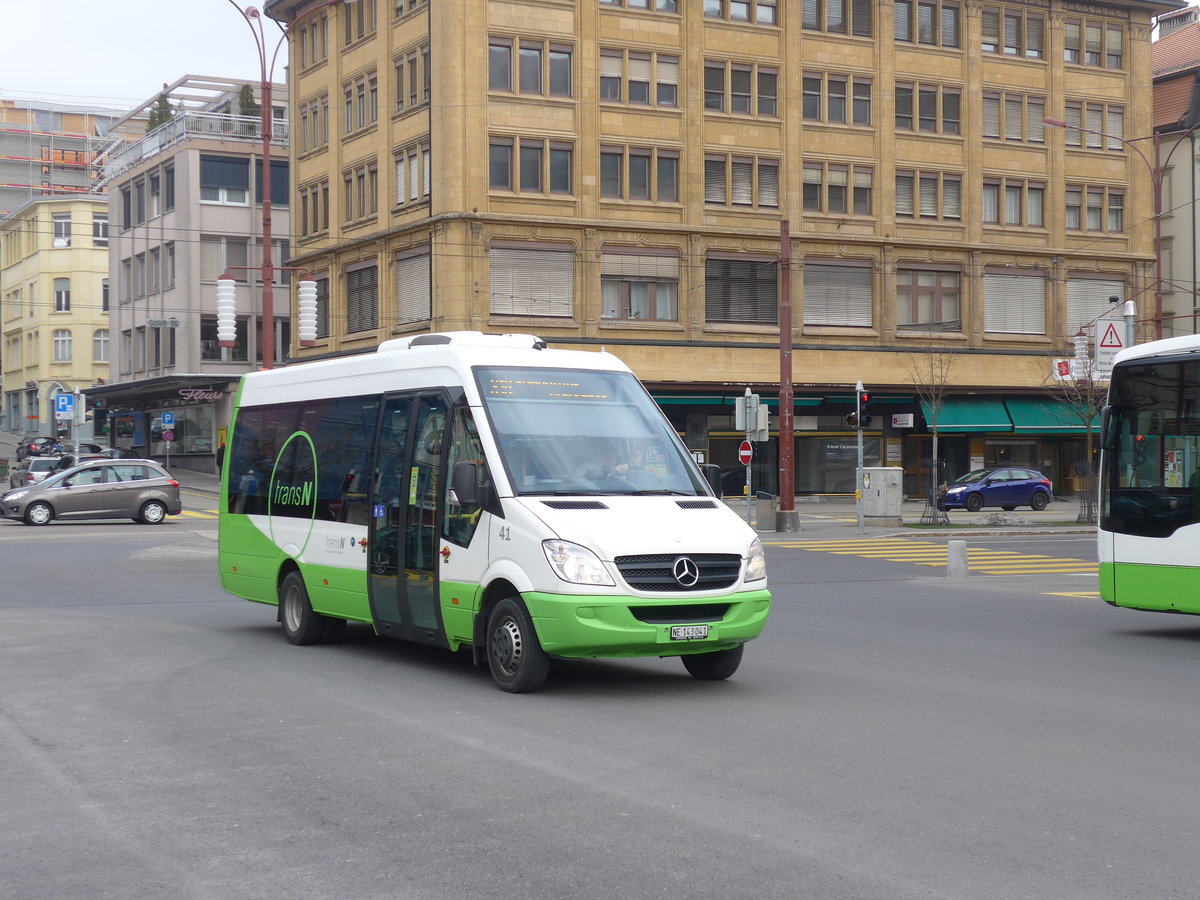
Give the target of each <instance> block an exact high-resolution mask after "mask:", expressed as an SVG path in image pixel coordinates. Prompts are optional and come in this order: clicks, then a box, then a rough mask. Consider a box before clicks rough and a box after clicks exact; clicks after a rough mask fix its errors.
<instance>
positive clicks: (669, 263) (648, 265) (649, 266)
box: [600, 253, 679, 281]
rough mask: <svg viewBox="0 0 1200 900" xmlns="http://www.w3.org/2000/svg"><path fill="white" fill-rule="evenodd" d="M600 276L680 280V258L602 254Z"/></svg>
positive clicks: (635, 254)
mask: <svg viewBox="0 0 1200 900" xmlns="http://www.w3.org/2000/svg"><path fill="white" fill-rule="evenodd" d="M600 274H601V275H613V276H619V277H627V278H664V279H671V280H674V281H678V280H679V257H678V256H643V255H642V254H640V253H601V254H600Z"/></svg>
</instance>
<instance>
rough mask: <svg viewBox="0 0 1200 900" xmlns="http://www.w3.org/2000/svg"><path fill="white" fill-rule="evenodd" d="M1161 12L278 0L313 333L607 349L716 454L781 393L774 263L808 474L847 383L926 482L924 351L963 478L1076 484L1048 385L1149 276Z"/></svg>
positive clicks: (838, 444) (953, 464)
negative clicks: (788, 315)
mask: <svg viewBox="0 0 1200 900" xmlns="http://www.w3.org/2000/svg"><path fill="white" fill-rule="evenodd" d="M1174 6H1175V4H1174V3H1163V4H1160V3H1143V2H1120V3H1115V4H1105V5H1100V4H1091V3H1081V2H1067V0H1040V2H1025V3H1019V2H1012V3H1007V2H1005V3H1000V2H997V3H990V2H982V3H977V2H970V3H966V2H960V0H893V2H882V0H848V2H847V0H804V2H803V3H801V2H792V3H782V2H779V0H695V2H692V3H681V2H678V0H585V2H568V0H457V2H445V3H441V2H439V3H434V4H429V3H426V2H424V0H346V2H338V0H333V2H317V0H271V2H269V3H267V5H266V9H267V13H268V15H270V16H272V17H274V18H276V19H278V20H279V21H280V22H282V23H284V24H285V25H286V27H287V28H288V33H289V43H290V54H291V56H290V60H291V65H290V70H289V78H290V85H289V87H290V90H291V96H292V98H293V101H294V105H293V111H292V116H293V118H294V121H296V123H297V134H296V138H295V140H294V141H293V143H292V159H293V175H294V184H295V190H294V201H293V202H294V207H295V209H296V213H297V214H296V217H295V219H294V223H295V226H294V229H293V230H294V244H295V246H294V254H295V259H296V262H297V263H299V264H301V265H304V266H307V267H308V268H309V269H311V270H312V271H313V272H315V273H317V276H318V283H319V285H320V298H321V299H320V304H321V316H320V321H319V328H320V338H319V340H318V342H317V345H316V346H315V347H314V348H312V349H311V350H306V351H304V352H303V355H304V356H305V357H320V356H325V355H334V354H345V353H360V352H370V351H372V350H373V349H374V347H375V346H376V345H377V344H378V343H379V342H380V341H381V340H383V339H385V338H388V337H390V336H393V335H396V334H405V333H410V332H414V331H422V330H427V329H433V330H453V329H477V330H481V331H491V332H498V331H504V332H506V331H520V332H532V333H535V334H538V335H541V336H542V337H544V338H545V339H547V340H548V341H550V342H551V343H553V344H555V345H559V346H576V347H578V346H581V345H582V346H594V347H600V346H603V347H605V348H607V349H609V350H611V351H614V352H616V353H618V354H619V355H620V356H621V357H622V358H623V359H625V360H626V361H627V362H628V363H629V364H630V365H631V366H632V367H633V369H634V370H635V371H636V372H637V373H638V375H639V376H640V377H641V378H642V379H643V380H644V381H645V382H646V383H647V385H648V386H649V387H650V389H651V391H652V392H653V394H654V395H655V397H656V398H657V399H658V401H659V403H660V405H662V407H663V409H664V410H665V411H666V413H667V414H668V416H669V417H670V418H671V420H672V422H673V423H674V424H675V425H676V427H677V428H678V430H679V431H680V433H681V434H682V435H684V436H685V439H686V441H687V443H688V445H689V447H691V448H692V449H693V450H694V451H696V452H697V453H698V454H700V455H702V456H703V457H704V458H706V459H707V460H709V461H713V462H716V463H719V464H721V465H723V466H730V467H733V466H736V465H737V463H736V448H737V444H738V443H739V441H740V440H741V438H742V437H743V435H741V434H737V433H735V432H734V425H733V403H734V401H735V400H736V398H737V397H738V396H740V395H741V394H742V393H743V391H744V390H745V388H746V387H747V386H749V387H751V388H753V389H755V390H756V391H758V392H760V393H762V394H763V395H764V396H765V397H766V398H767V400H768V402H771V399H772V398H773V397H775V396H776V388H777V385H778V379H779V371H780V367H779V366H780V350H779V345H780V335H779V325H778V315H779V305H780V304H779V300H780V297H779V284H780V279H779V277H778V276H779V269H780V266H779V263H780V258H781V255H783V256H786V258H787V259H788V261H789V263H790V279H789V284H790V296H789V299H790V301H791V308H792V310H793V322H792V329H791V331H792V333H791V335H790V338H791V346H792V351H793V353H792V361H793V372H794V381H795V388H794V389H795V395H796V397H795V415H796V438H795V440H796V448H795V455H794V458H795V461H796V478H795V483H796V488H797V491H798V492H799V493H812V494H819V493H823V492H830V491H832V492H837V491H844V490H849V489H852V486H853V471H854V443H855V437H856V436H855V434H854V432H853V431H852V430H851V429H850V428H849V427H848V426H847V424H846V420H845V416H846V413H848V412H849V411H851V409H852V403H853V397H854V393H853V385H854V384H855V382H856V381H860V380H861V381H862V382H863V383H864V384H866V385H867V386H868V387H870V388H871V389H872V390H873V392H874V404H873V413H874V414H875V415H874V418H873V422H872V425H871V427H870V428H869V429H868V433H867V440H866V455H867V462H868V465H871V464H886V465H902V466H904V468H905V470H906V481H905V483H906V488H907V489H908V490H909V491H910V492H912V491H915V490H918V489H920V488H921V486H922V485H923V482H924V480H926V479H928V477H929V473H928V472H926V471H925V470H926V469H927V468H928V462H927V458H928V457H929V454H930V435H929V429H928V427H927V426H928V423H927V422H926V415H927V413H928V412H929V410H928V407H926V406H924V405H923V404H922V403H921V402H920V400H919V397H918V395H917V393H916V391H915V390H914V377H913V375H912V374H911V363H912V361H913V360H914V359H920V358H923V356H926V355H928V354H931V353H937V354H947V355H949V357H950V358H951V359H952V361H953V364H952V367H951V371H950V377H949V383H948V393H949V396H948V398H947V401H946V403H945V404H944V406H943V409H942V412H941V416H940V418H939V433H940V436H941V440H940V447H941V449H942V453H943V454H944V455H945V457H946V460H947V462H948V464H949V468H950V474H958V473H959V472H961V471H965V470H966V469H967V468H969V467H973V466H978V465H982V464H985V463H986V464H991V463H999V462H1007V463H1013V464H1025V465H1031V466H1037V467H1039V468H1042V469H1043V470H1045V471H1047V472H1049V473H1050V474H1051V475H1053V476H1054V477H1056V478H1057V477H1063V476H1066V475H1068V474H1069V473H1072V472H1073V471H1075V466H1076V464H1077V463H1079V462H1080V459H1081V456H1082V454H1083V449H1082V447H1083V441H1082V440H1081V439H1080V438H1079V435H1080V434H1081V433H1082V432H1083V430H1084V426H1083V424H1082V423H1079V422H1072V421H1071V419H1070V417H1069V415H1066V414H1064V413H1063V411H1062V410H1060V409H1058V408H1057V407H1056V406H1055V404H1054V401H1052V400H1050V399H1048V398H1047V395H1046V394H1045V392H1044V389H1043V384H1044V382H1046V381H1047V380H1048V373H1049V370H1050V360H1051V358H1052V357H1054V356H1056V355H1057V356H1063V355H1070V354H1071V350H1070V348H1071V346H1072V342H1073V338H1074V336H1075V334H1076V333H1077V332H1078V331H1080V329H1081V328H1082V327H1084V326H1085V325H1087V324H1088V323H1090V322H1092V321H1093V320H1094V319H1095V318H1096V317H1097V316H1100V315H1103V314H1105V313H1107V312H1108V311H1109V310H1110V308H1111V304H1110V300H1109V298H1110V297H1118V298H1121V299H1125V298H1131V297H1132V298H1141V297H1143V296H1144V295H1145V294H1146V292H1147V290H1148V289H1151V290H1152V281H1153V278H1154V247H1153V233H1152V229H1151V227H1150V222H1151V218H1152V211H1153V208H1152V192H1151V191H1150V172H1149V171H1148V170H1147V169H1146V168H1145V167H1144V166H1143V165H1142V163H1141V161H1140V160H1139V159H1138V158H1137V156H1136V155H1135V153H1134V152H1133V151H1132V150H1131V149H1130V141H1133V140H1135V139H1137V138H1140V137H1142V136H1146V135H1149V134H1150V133H1151V125H1152V123H1151V110H1150V107H1149V105H1148V104H1145V103H1140V102H1136V101H1137V99H1138V98H1141V97H1145V96H1147V94H1148V88H1149V84H1150V33H1151V25H1152V16H1153V15H1155V14H1156V13H1159V12H1163V11H1165V10H1167V9H1170V8H1173V7H1174ZM1047 119H1051V120H1054V121H1056V122H1061V123H1062V124H1063V126H1065V127H1059V126H1053V125H1048V124H1046V123H1045V120H1047ZM783 221H786V222H787V223H788V225H789V231H790V238H789V240H788V242H787V244H786V246H783V245H782V244H781V222H783ZM781 246H782V254H781ZM1155 325H1156V323H1150V324H1148V325H1147V326H1146V328H1145V330H1146V332H1147V333H1149V332H1152V331H1154V330H1155ZM775 444H776V441H775V440H774V437H773V440H772V441H771V442H770V443H768V444H766V445H764V446H762V447H761V448H760V452H759V453H758V454H757V458H756V463H755V473H754V474H755V488H756V489H758V487H760V486H761V487H763V488H765V489H767V490H772V489H773V488H774V485H775V483H776V479H775V473H776V471H777V463H776V447H775Z"/></svg>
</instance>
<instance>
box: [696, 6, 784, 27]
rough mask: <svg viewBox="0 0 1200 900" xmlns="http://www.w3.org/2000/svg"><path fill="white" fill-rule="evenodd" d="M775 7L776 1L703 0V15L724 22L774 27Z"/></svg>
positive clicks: (776, 11) (776, 19)
mask: <svg viewBox="0 0 1200 900" xmlns="http://www.w3.org/2000/svg"><path fill="white" fill-rule="evenodd" d="M777 5H778V3H777V0H704V15H705V17H706V18H709V19H723V20H725V21H726V22H742V23H746V24H749V25H775V24H778V22H779V12H778V9H777Z"/></svg>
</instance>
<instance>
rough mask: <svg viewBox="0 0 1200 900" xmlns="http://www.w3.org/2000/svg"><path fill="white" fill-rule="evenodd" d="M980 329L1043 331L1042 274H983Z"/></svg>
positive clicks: (1044, 330) (1019, 332)
mask: <svg viewBox="0 0 1200 900" xmlns="http://www.w3.org/2000/svg"><path fill="white" fill-rule="evenodd" d="M983 306H984V310H983V330H984V331H990V332H996V333H1002V334H1045V333H1046V280H1045V279H1044V278H1042V277H1041V276H1028V275H996V274H991V273H988V274H985V275H984V276H983Z"/></svg>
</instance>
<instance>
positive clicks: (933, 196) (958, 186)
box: [896, 171, 962, 224]
mask: <svg viewBox="0 0 1200 900" xmlns="http://www.w3.org/2000/svg"><path fill="white" fill-rule="evenodd" d="M896 218H897V219H921V220H923V221H929V222H954V223H955V224H958V222H959V220H960V219H961V218H962V176H961V175H955V174H951V173H946V172H931V171H907V172H906V171H900V172H897V173H896Z"/></svg>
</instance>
